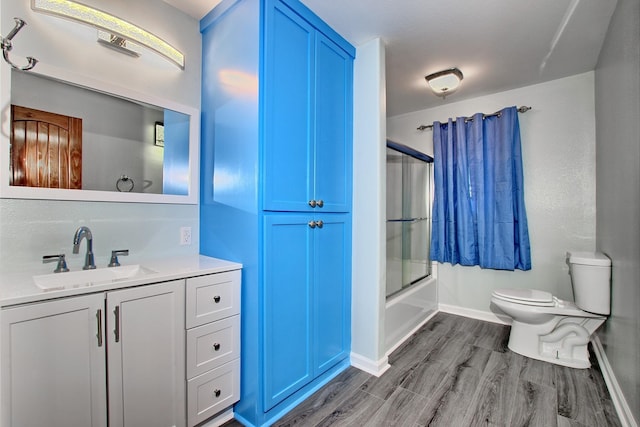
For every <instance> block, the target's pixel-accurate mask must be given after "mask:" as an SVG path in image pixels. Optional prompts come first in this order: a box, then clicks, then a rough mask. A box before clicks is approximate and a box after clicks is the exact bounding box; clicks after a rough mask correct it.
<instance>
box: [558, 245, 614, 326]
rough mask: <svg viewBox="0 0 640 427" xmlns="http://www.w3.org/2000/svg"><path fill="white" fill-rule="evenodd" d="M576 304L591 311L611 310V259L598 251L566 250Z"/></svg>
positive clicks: (602, 312)
mask: <svg viewBox="0 0 640 427" xmlns="http://www.w3.org/2000/svg"><path fill="white" fill-rule="evenodd" d="M567 258H568V262H569V273H570V274H571V284H572V285H573V295H574V298H575V303H576V305H577V306H578V307H579V308H581V309H582V310H585V311H589V312H591V313H597V314H603V315H608V314H609V313H610V312H611V260H610V259H609V258H608V257H607V256H606V255H604V254H602V253H600V252H568V253H567Z"/></svg>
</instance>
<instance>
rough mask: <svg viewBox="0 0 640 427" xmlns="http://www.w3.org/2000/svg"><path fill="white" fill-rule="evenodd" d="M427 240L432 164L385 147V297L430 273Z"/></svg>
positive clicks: (428, 242) (429, 232) (429, 219)
mask: <svg viewBox="0 0 640 427" xmlns="http://www.w3.org/2000/svg"><path fill="white" fill-rule="evenodd" d="M423 156H424V155H423ZM424 157H425V158H426V156H424ZM430 241H431V163H428V162H427V161H425V160H422V159H419V158H416V157H414V156H411V155H408V154H405V153H403V152H401V151H398V150H396V149H393V148H389V147H387V289H386V295H387V298H388V297H390V296H392V295H394V294H396V293H398V292H400V291H402V290H403V289H406V288H407V287H409V286H411V285H412V284H414V283H416V282H418V281H420V280H422V279H423V278H425V277H427V276H429V275H430V274H431V271H430V260H429V244H430Z"/></svg>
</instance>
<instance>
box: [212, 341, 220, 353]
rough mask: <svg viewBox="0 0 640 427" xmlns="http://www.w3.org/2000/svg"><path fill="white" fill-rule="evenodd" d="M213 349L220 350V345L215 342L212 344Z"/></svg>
mask: <svg viewBox="0 0 640 427" xmlns="http://www.w3.org/2000/svg"><path fill="white" fill-rule="evenodd" d="M213 349H214V350H215V351H218V350H220V344H219V343H217V342H216V343H213Z"/></svg>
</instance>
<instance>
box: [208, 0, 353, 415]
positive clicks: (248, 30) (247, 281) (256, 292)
mask: <svg viewBox="0 0 640 427" xmlns="http://www.w3.org/2000/svg"><path fill="white" fill-rule="evenodd" d="M200 25H201V31H202V42H203V61H202V63H203V70H202V77H203V82H202V139H201V143H202V147H201V172H202V176H201V204H200V251H201V253H203V254H205V255H211V256H216V257H220V258H226V259H230V260H233V261H238V262H241V263H242V264H243V274H242V281H243V282H242V319H241V334H242V337H241V345H242V355H241V386H240V388H241V390H240V395H241V397H240V401H239V402H238V403H237V404H236V405H235V407H234V411H235V414H236V417H237V418H238V419H239V420H241V421H242V422H243V423H244V424H245V425H250V426H263V425H271V424H272V423H273V422H274V421H275V420H276V419H277V418H279V417H281V416H282V415H283V414H285V413H286V412H287V411H288V410H289V409H291V408H292V407H293V406H294V405H295V404H296V403H297V402H299V401H300V400H301V399H302V398H304V397H305V396H308V395H309V394H311V393H312V392H313V391H314V390H317V389H318V388H319V387H320V386H322V384H324V383H326V382H327V381H329V380H330V379H331V378H332V377H333V376H335V375H337V373H339V372H340V371H341V370H342V369H345V368H346V367H347V366H348V363H349V352H350V344H351V337H350V330H351V322H350V308H351V301H350V291H351V214H350V211H351V174H352V169H351V162H352V160H351V159H352V148H351V144H352V142H351V140H352V135H351V134H352V92H353V91H352V79H353V76H352V67H353V56H354V53H355V50H354V49H353V47H352V46H351V45H349V43H348V42H346V41H345V40H344V39H343V38H342V37H340V36H339V35H338V34H337V33H335V31H333V30H332V29H331V28H329V27H328V26H327V25H326V24H325V23H323V22H322V21H321V20H320V19H318V18H317V17H316V16H315V15H314V14H313V13H312V12H311V11H310V10H309V9H308V8H306V6H304V5H303V4H302V3H301V2H300V1H299V0H223V2H222V3H221V4H220V5H219V6H218V7H217V8H216V9H214V10H213V11H212V12H211V13H209V14H208V15H207V16H206V17H205V18H203V19H202V21H201V22H200ZM312 200H316V201H319V200H322V201H323V204H322V207H319V206H318V205H317V204H316V207H315V208H314V207H312V206H310V204H309V201H312ZM311 221H315V222H312V223H311V224H312V225H314V227H310V226H309V222H311ZM320 221H322V226H321V227H320V226H318V223H319V222H320Z"/></svg>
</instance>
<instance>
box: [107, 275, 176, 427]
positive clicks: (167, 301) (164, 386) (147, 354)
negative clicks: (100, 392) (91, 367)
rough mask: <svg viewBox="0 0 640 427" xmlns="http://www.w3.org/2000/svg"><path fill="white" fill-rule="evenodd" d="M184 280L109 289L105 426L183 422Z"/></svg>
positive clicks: (156, 425) (161, 426)
mask: <svg viewBox="0 0 640 427" xmlns="http://www.w3.org/2000/svg"><path fill="white" fill-rule="evenodd" d="M184 317H185V315H184V280H177V281H173V282H167V283H161V284H157V285H149V286H141V287H138V288H131V289H124V290H121V291H113V292H109V293H108V294H107V316H106V319H107V336H108V340H107V343H108V348H109V351H108V376H109V378H108V380H109V426H110V427H117V426H127V427H136V426H154V427H169V426H184V425H185V422H186V420H185V379H186V377H185V354H184V352H185V350H184V349H185V344H184V341H185V338H184V335H185V331H184V324H185V320H184Z"/></svg>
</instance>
